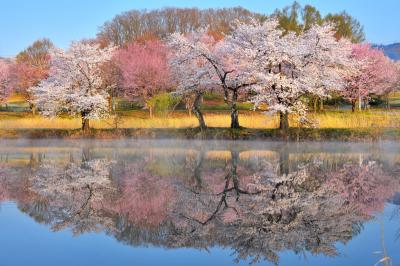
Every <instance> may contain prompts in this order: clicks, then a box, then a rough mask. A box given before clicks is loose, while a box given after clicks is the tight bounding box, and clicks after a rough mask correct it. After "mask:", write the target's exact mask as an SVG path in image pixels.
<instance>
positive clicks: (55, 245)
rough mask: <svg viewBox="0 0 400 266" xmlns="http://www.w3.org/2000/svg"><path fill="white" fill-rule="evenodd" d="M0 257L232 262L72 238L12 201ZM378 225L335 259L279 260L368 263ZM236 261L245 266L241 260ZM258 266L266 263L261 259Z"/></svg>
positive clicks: (285, 258) (103, 238)
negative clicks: (37, 220)
mask: <svg viewBox="0 0 400 266" xmlns="http://www.w3.org/2000/svg"><path fill="white" fill-rule="evenodd" d="M395 208H397V206H394V205H388V206H387V208H386V210H385V213H384V215H379V217H380V219H382V221H383V222H384V225H385V227H384V229H385V240H386V241H385V242H386V246H387V250H388V254H389V256H391V257H392V259H393V265H400V264H399V263H400V252H399V250H400V242H399V241H398V240H397V241H396V239H395V235H396V234H397V233H398V230H399V229H400V219H391V215H392V213H393V211H395ZM0 228H1V229H0V232H1V244H0V247H1V257H2V258H1V260H2V264H1V265H4V266H9V265H41V266H46V265H49V266H50V265H51V266H52V265H59V266H64V265H65V266H67V265H75V266H80V265H82V266H87V265H104V266H106V265H110V266H111V265H174V266H179V265H182V266H184V265H188V262H190V265H199V266H203V265H219V266H223V265H232V257H231V256H230V254H231V253H232V251H231V250H228V249H225V250H224V249H220V248H210V249H209V252H207V251H198V250H195V249H192V248H185V249H175V250H174V249H169V250H167V249H163V248H157V247H148V248H146V247H130V246H127V245H123V244H121V243H118V242H117V241H116V240H115V239H113V238H111V237H108V236H107V235H105V234H104V233H99V234H96V233H86V234H83V235H80V236H77V237H73V236H72V235H71V232H70V231H69V230H63V231H61V232H56V233H53V232H51V231H49V229H48V228H47V226H44V225H40V224H38V223H36V222H34V221H33V220H32V219H30V218H28V217H27V216H26V215H24V214H22V213H21V212H19V211H18V209H17V208H16V205H15V204H14V203H9V202H8V203H5V204H3V205H2V206H1V210H0ZM380 232H381V224H380V222H378V221H376V220H374V221H371V222H368V223H366V224H364V230H363V232H362V234H360V235H358V236H356V237H354V238H353V239H352V240H351V241H350V242H349V243H348V244H347V245H345V246H344V245H341V244H339V245H338V247H339V250H340V252H341V255H340V256H339V257H335V258H326V257H324V256H321V255H319V256H312V255H310V254H304V255H294V254H293V253H291V252H282V253H280V255H281V265H373V264H375V262H377V261H378V260H379V259H380V257H379V255H377V254H374V252H376V251H379V250H381V242H380ZM237 265H248V263H247V262H243V261H242V262H240V263H239V264H237ZM260 265H269V264H268V263H266V262H261V263H260Z"/></svg>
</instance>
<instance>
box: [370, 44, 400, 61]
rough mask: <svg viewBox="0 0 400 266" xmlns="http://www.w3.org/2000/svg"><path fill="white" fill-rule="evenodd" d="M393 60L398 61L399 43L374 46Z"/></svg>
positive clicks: (399, 58) (399, 53) (399, 54)
mask: <svg viewBox="0 0 400 266" xmlns="http://www.w3.org/2000/svg"><path fill="white" fill-rule="evenodd" d="M375 47H377V48H380V49H382V50H383V52H384V53H385V54H386V55H387V56H388V57H390V58H391V59H393V60H400V43H393V44H388V45H375Z"/></svg>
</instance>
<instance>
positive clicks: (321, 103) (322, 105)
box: [319, 98, 324, 112]
mask: <svg viewBox="0 0 400 266" xmlns="http://www.w3.org/2000/svg"><path fill="white" fill-rule="evenodd" d="M319 111H321V112H323V111H324V99H323V98H321V99H320V104H319Z"/></svg>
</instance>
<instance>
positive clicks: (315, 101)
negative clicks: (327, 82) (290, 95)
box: [313, 97, 318, 113]
mask: <svg viewBox="0 0 400 266" xmlns="http://www.w3.org/2000/svg"><path fill="white" fill-rule="evenodd" d="M313 102H314V113H316V112H317V109H318V98H317V97H314V99H313Z"/></svg>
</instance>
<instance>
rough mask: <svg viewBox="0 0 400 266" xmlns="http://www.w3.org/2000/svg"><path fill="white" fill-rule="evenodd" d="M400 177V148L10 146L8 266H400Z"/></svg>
mask: <svg viewBox="0 0 400 266" xmlns="http://www.w3.org/2000/svg"><path fill="white" fill-rule="evenodd" d="M399 174H400V145H399V144H397V143H392V142H382V143H374V144H360V143H359V144H354V143H353V144H352V143H300V144H298V143H277V142H221V141H219V142H214V141H167V140H165V141H135V140H124V141H122V140H120V141H115V140H114V141H80V140H76V141H60V140H54V141H49V140H19V141H15V140H10V141H5V140H3V141H1V142H0V265H1V266H19V265H21V266H22V265H24V266H27V265H35V266H36V265H38V266H39V265H40V266H45V265H68V266H69V265H74V266H78V265H82V266H88V265H96V266H97V265H173V266H177V265H185V266H186V265H199V266H200V265H201V266H204V265H218V266H221V265H249V263H254V264H255V265H375V264H376V263H378V264H377V265H400V239H399V238H400V193H399V192H400V176H399ZM379 262H380V264H379Z"/></svg>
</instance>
